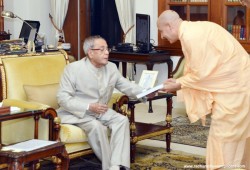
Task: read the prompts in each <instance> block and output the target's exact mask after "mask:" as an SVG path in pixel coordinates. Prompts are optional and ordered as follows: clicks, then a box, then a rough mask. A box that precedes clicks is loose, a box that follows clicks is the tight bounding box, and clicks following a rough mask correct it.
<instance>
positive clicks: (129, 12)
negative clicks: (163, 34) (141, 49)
mask: <svg viewBox="0 0 250 170" xmlns="http://www.w3.org/2000/svg"><path fill="white" fill-rule="evenodd" d="M115 3H116V8H117V12H118V16H119V20H120V24H121V27H122V30H123V32H124V33H126V32H127V31H128V30H129V29H130V28H131V27H132V26H133V25H134V24H135V21H134V18H135V12H134V6H135V3H134V0H115ZM125 42H126V43H133V44H135V26H134V27H133V28H132V29H131V30H130V31H129V32H128V33H127V35H126V39H125ZM132 70H133V64H130V63H128V64H127V78H129V79H130V80H134V75H133V71H132Z"/></svg>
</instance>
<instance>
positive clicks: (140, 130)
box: [127, 93, 173, 163]
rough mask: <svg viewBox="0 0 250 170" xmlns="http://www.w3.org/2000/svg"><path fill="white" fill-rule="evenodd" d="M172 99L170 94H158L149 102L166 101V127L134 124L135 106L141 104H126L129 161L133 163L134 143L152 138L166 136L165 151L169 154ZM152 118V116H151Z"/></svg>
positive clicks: (136, 102)
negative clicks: (128, 123) (128, 124)
mask: <svg viewBox="0 0 250 170" xmlns="http://www.w3.org/2000/svg"><path fill="white" fill-rule="evenodd" d="M172 97H173V94H171V93H161V94H160V93H159V95H158V96H155V97H154V98H152V99H150V100H158V99H164V98H165V99H166V103H167V113H166V119H165V121H166V126H160V125H156V124H152V123H142V122H135V114H136V113H135V105H136V104H138V103H141V101H139V100H137V101H129V102H128V110H129V111H128V113H127V115H128V117H129V122H130V161H131V163H134V161H135V152H136V143H137V142H138V141H140V140H144V139H148V138H152V137H154V136H159V135H163V134H166V151H167V152H170V142H171V133H172V132H173V127H172V126H171V122H172ZM152 116H153V115H152Z"/></svg>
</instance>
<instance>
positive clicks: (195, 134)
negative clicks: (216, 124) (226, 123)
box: [151, 116, 211, 148]
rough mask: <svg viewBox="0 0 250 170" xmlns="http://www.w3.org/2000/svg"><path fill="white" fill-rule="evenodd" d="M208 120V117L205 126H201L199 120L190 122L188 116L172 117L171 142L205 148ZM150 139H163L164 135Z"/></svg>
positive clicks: (161, 123) (160, 123) (162, 123)
mask: <svg viewBox="0 0 250 170" xmlns="http://www.w3.org/2000/svg"><path fill="white" fill-rule="evenodd" d="M210 121H211V119H210V118H209V117H208V118H207V119H206V126H202V125H201V122H200V121H197V122H195V123H192V124H190V121H189V119H188V117H184V116H179V117H177V118H174V119H173V121H172V123H171V124H172V126H173V127H174V131H173V133H172V135H171V142H174V143H179V144H184V145H191V146H198V147H202V148H206V144H207V136H208V131H209V124H210ZM157 124H159V125H163V126H164V125H165V124H166V122H165V121H163V122H159V123H157ZM151 139H154V140H161V141H165V135H161V136H157V137H154V138H151Z"/></svg>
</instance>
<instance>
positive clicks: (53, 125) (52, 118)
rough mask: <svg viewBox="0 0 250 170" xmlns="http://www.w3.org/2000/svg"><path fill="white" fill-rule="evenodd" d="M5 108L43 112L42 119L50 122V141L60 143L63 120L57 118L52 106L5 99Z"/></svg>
mask: <svg viewBox="0 0 250 170" xmlns="http://www.w3.org/2000/svg"><path fill="white" fill-rule="evenodd" d="M3 106H15V107H19V108H21V109H31V110H43V114H42V116H41V117H42V118H44V119H48V120H49V140H58V141H59V131H60V123H61V120H60V118H59V117H57V113H56V110H55V109H53V108H50V106H48V105H45V104H41V103H37V102H28V101H24V100H17V99H4V100H3Z"/></svg>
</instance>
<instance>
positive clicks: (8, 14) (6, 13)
mask: <svg viewBox="0 0 250 170" xmlns="http://www.w3.org/2000/svg"><path fill="white" fill-rule="evenodd" d="M1 16H2V17H4V18H18V19H20V20H21V21H23V22H24V23H25V24H27V25H28V26H29V27H30V28H31V31H30V37H29V41H31V39H34V37H35V34H37V36H38V37H40V36H39V34H38V33H37V31H36V28H34V27H33V26H32V25H30V24H29V23H28V22H26V21H25V20H23V19H22V18H20V17H19V16H17V15H15V14H14V13H13V12H11V11H2V13H1ZM40 38H41V37H40ZM30 44H31V42H29V43H28V45H30ZM32 44H33V45H31V46H32V47H33V51H34V46H35V45H34V43H33V42H32Z"/></svg>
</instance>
